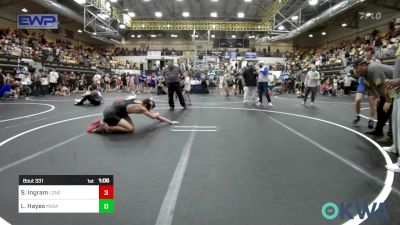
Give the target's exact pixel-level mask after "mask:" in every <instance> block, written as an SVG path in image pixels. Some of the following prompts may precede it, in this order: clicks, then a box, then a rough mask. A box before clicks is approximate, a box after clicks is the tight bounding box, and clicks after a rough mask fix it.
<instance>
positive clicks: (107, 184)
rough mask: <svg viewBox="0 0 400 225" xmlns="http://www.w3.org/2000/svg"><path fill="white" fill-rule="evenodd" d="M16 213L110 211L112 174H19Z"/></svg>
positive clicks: (112, 207) (112, 206)
mask: <svg viewBox="0 0 400 225" xmlns="http://www.w3.org/2000/svg"><path fill="white" fill-rule="evenodd" d="M18 211H19V213H114V177H113V176H112V175H83V176H81V175H20V176H19V186H18Z"/></svg>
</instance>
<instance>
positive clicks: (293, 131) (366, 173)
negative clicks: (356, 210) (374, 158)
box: [267, 115, 400, 196]
mask: <svg viewBox="0 0 400 225" xmlns="http://www.w3.org/2000/svg"><path fill="white" fill-rule="evenodd" d="M267 117H268V118H270V119H271V120H272V121H274V122H275V123H277V124H279V125H281V126H282V127H284V128H286V129H287V130H289V131H291V132H292V133H294V134H296V135H297V136H299V137H301V138H303V139H304V140H306V141H308V142H310V143H311V144H313V145H315V146H317V147H318V148H320V149H321V150H322V151H324V152H326V153H328V154H329V155H331V156H333V157H335V158H337V159H339V160H340V161H342V162H343V163H345V164H347V165H348V166H350V167H352V168H353V169H355V170H357V171H358V172H360V173H362V174H363V175H365V176H366V177H368V178H370V179H372V180H375V181H376V182H377V183H379V184H381V185H385V183H384V182H382V181H381V180H380V179H379V178H378V177H376V176H374V175H372V174H370V173H369V172H368V171H366V170H364V169H363V168H362V167H360V166H358V165H357V164H355V163H353V162H352V161H350V160H348V159H345V158H343V157H342V156H340V155H338V154H336V153H334V152H333V151H331V150H329V149H328V148H325V147H324V146H322V145H321V144H319V143H318V142H316V141H314V140H312V139H311V138H309V137H307V136H305V135H303V134H301V133H300V132H298V131H296V130H295V129H293V128H291V127H289V126H288V125H286V124H284V123H282V122H281V121H279V120H277V119H275V118H273V117H271V116H269V115H267ZM395 191H396V192H397V194H399V196H400V192H399V191H397V190H395Z"/></svg>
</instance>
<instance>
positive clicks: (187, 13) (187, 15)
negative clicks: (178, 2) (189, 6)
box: [182, 12, 190, 17]
mask: <svg viewBox="0 0 400 225" xmlns="http://www.w3.org/2000/svg"><path fill="white" fill-rule="evenodd" d="M182 16H183V17H189V16H190V14H189V12H183V13H182Z"/></svg>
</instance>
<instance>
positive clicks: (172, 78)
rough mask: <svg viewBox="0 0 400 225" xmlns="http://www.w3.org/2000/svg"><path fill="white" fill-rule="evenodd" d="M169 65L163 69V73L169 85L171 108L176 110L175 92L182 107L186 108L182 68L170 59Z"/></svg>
mask: <svg viewBox="0 0 400 225" xmlns="http://www.w3.org/2000/svg"><path fill="white" fill-rule="evenodd" d="M167 64H168V66H167V67H166V68H165V69H164V70H163V71H162V75H163V76H164V77H165V79H166V83H167V86H168V103H169V107H170V108H169V109H170V110H174V108H175V104H174V92H176V95H177V96H178V98H179V102H180V103H181V105H182V107H183V108H184V109H186V104H185V100H184V98H183V95H182V92H181V91H180V83H179V81H180V76H181V75H183V72H182V70H181V68H179V67H177V66H174V61H172V60H168V63H167Z"/></svg>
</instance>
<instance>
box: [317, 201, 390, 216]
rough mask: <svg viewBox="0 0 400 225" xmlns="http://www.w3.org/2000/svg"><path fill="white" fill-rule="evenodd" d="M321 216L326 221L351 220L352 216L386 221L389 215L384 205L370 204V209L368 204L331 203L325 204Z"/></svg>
mask: <svg viewBox="0 0 400 225" xmlns="http://www.w3.org/2000/svg"><path fill="white" fill-rule="evenodd" d="M321 213H322V216H323V217H324V218H325V219H327V220H334V219H336V218H338V217H339V218H340V219H342V220H345V219H346V220H347V219H353V216H352V215H355V214H357V215H359V217H360V219H364V218H368V219H386V220H389V213H388V211H387V209H386V207H385V204H384V203H376V202H374V203H373V204H372V207H371V209H370V208H368V204H361V203H359V202H355V203H351V202H349V203H342V202H341V203H340V204H339V205H337V204H335V203H333V202H327V203H325V204H324V205H323V206H322V209H321Z"/></svg>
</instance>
